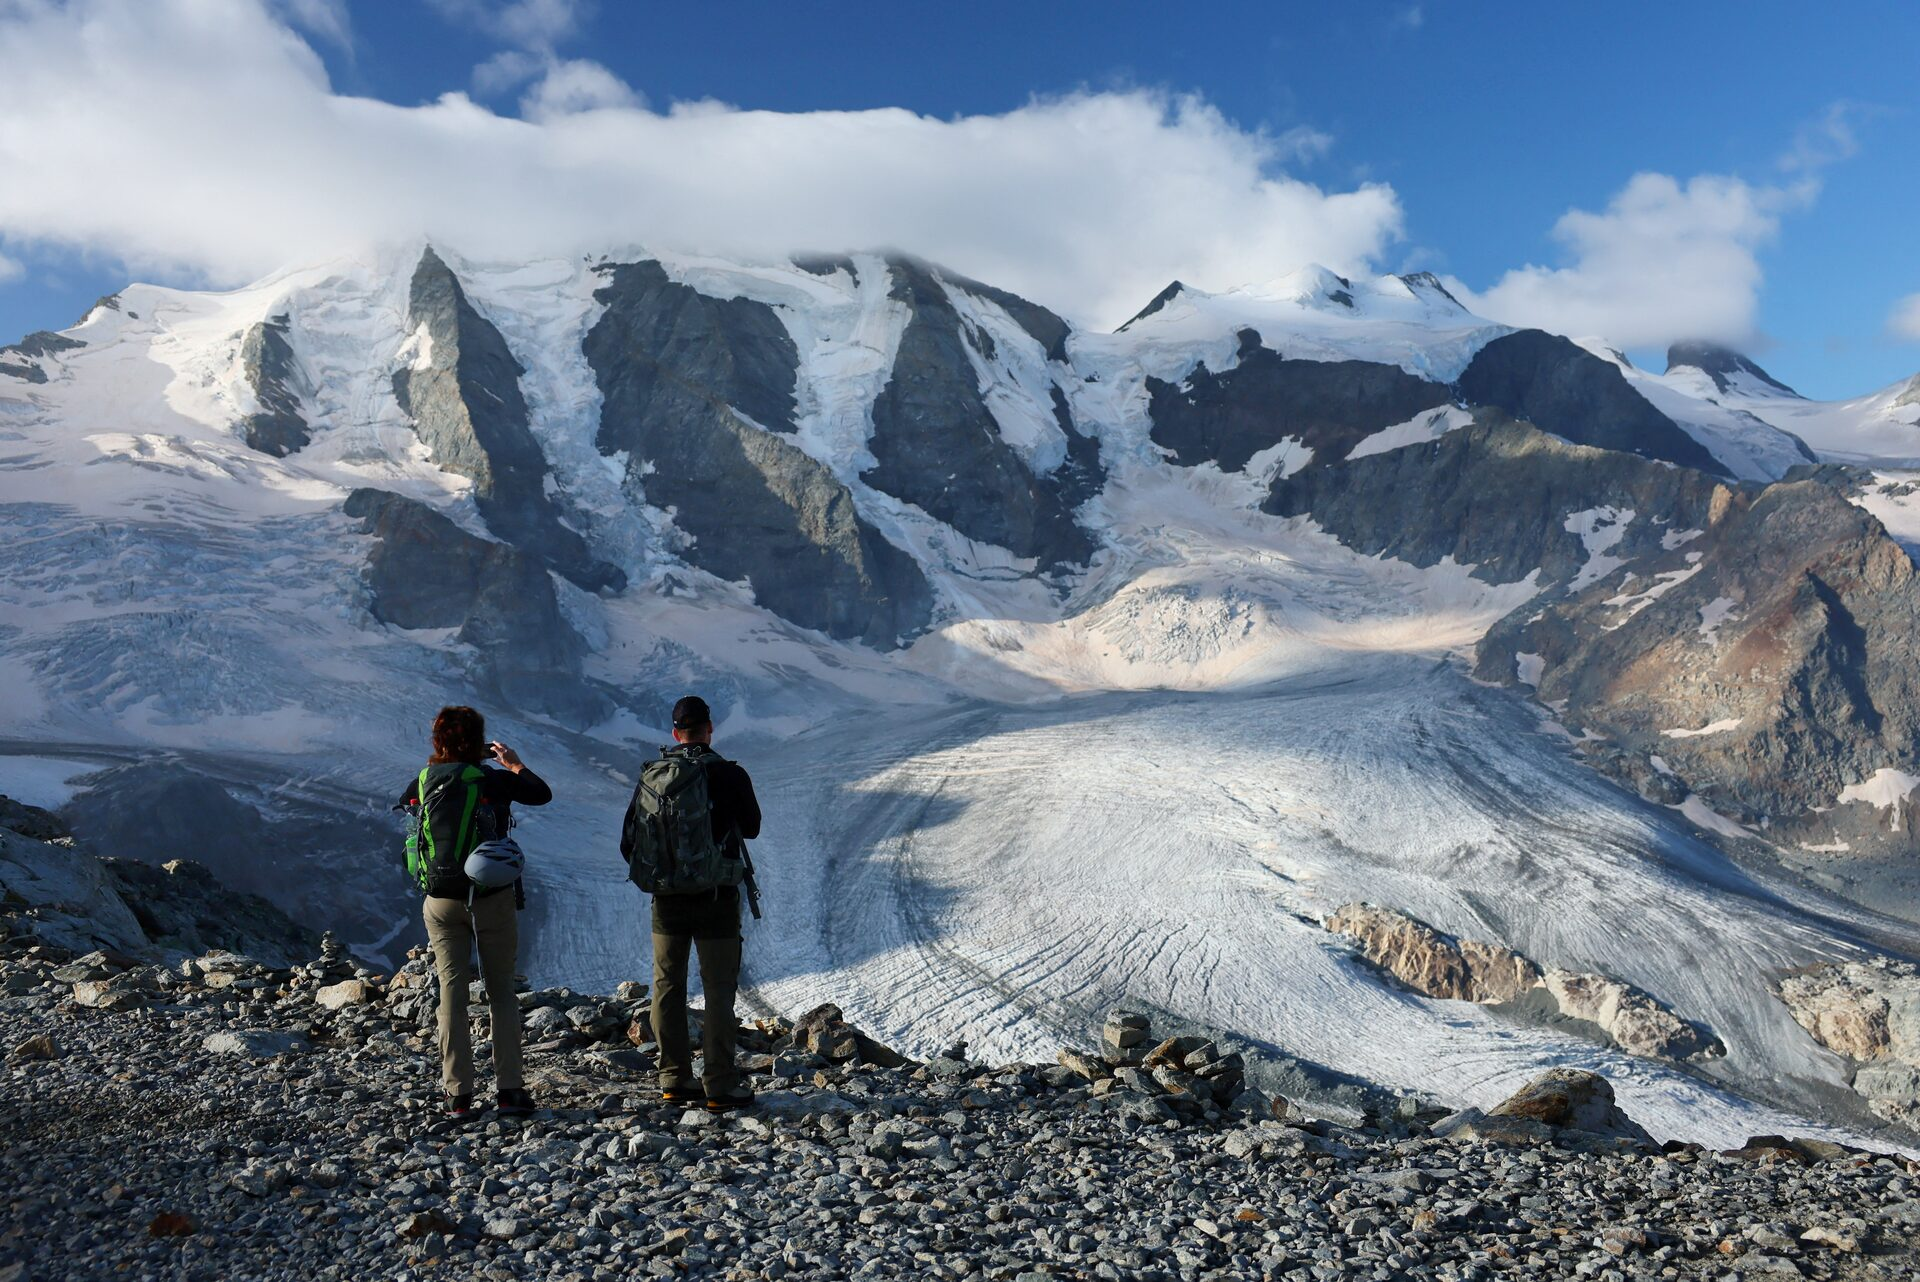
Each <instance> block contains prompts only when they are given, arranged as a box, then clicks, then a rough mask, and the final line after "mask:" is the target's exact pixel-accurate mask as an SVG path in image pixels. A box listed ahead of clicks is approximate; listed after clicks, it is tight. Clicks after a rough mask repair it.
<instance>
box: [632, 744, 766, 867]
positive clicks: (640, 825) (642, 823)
mask: <svg viewBox="0 0 1920 1282" xmlns="http://www.w3.org/2000/svg"><path fill="white" fill-rule="evenodd" d="M720 760H724V758H722V757H720V756H719V754H717V753H715V752H713V751H712V750H711V749H709V750H707V751H705V752H688V751H686V750H684V749H679V748H666V749H663V750H662V751H661V753H660V757H659V759H658V760H657V761H649V762H648V763H647V764H646V765H645V766H644V767H643V768H642V769H641V771H640V782H639V783H637V784H635V785H634V788H633V800H632V802H631V803H629V804H628V806H627V818H626V822H625V823H624V824H623V825H621V829H620V853H621V855H622V856H624V857H625V858H626V861H627V880H628V881H631V882H632V883H633V884H634V885H636V886H638V887H640V889H642V890H644V891H646V892H647V893H648V894H650V895H691V894H697V893H700V892H703V891H709V890H717V889H718V888H720V887H722V886H737V885H739V884H740V881H741V879H742V877H743V876H744V875H745V872H746V863H745V861H744V860H743V859H741V858H740V857H739V856H738V855H735V854H733V853H731V852H729V851H728V850H727V849H726V847H725V845H724V843H722V842H718V841H715V840H714V837H713V802H712V800H711V799H710V798H709V797H708V795H707V762H709V761H720Z"/></svg>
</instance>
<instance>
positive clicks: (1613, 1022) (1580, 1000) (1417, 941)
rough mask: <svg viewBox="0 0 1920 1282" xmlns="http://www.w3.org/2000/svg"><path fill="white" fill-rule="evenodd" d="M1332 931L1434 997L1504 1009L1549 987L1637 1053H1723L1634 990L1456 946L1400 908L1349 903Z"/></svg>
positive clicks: (1492, 949) (1502, 951)
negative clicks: (1534, 991) (1496, 1005)
mask: <svg viewBox="0 0 1920 1282" xmlns="http://www.w3.org/2000/svg"><path fill="white" fill-rule="evenodd" d="M1327 929H1328V930H1333V931H1338V932H1340V933H1341V934H1345V935H1350V936H1352V937H1353V938H1354V940H1355V941H1356V942H1357V943H1359V945H1360V951H1361V954H1362V955H1363V956H1364V957H1365V958H1366V959H1367V960H1368V961H1369V962H1371V963H1373V964H1374V965H1375V966H1378V967H1380V968H1381V969H1382V970H1385V971H1386V972H1388V973H1389V974H1391V975H1392V976H1393V977H1394V978H1395V979H1398V980H1399V981H1400V982H1401V983H1403V984H1405V985H1406V986H1407V987H1408V988H1411V989H1413V990H1414V991H1415V992H1417V993H1421V994H1424V995H1425V996H1428V997H1442V998H1446V999H1448V1000H1451V1001H1465V1002H1479V1003H1482V1004H1489V1005H1491V1004H1502V1003H1507V1002H1515V1001H1519V1000H1520V999H1521V998H1523V997H1524V996H1526V995H1527V994H1528V993H1530V992H1532V991H1533V990H1534V989H1536V988H1540V987H1542V986H1544V987H1545V989H1546V991H1547V992H1548V994H1550V995H1551V996H1552V997H1553V999H1554V1002H1555V1003H1556V1004H1557V1005H1558V1006H1559V1008H1560V1013H1561V1014H1562V1015H1565V1016H1567V1017H1568V1018H1570V1019H1577V1020H1583V1021H1585V1022H1587V1023H1589V1024H1592V1025H1594V1026H1595V1027H1596V1028H1598V1029H1599V1031H1600V1032H1602V1033H1604V1034H1605V1035H1606V1036H1607V1038H1608V1039H1610V1040H1611V1041H1612V1042H1613V1043H1614V1044H1615V1045H1616V1046H1618V1047H1620V1049H1621V1050H1624V1051H1626V1052H1628V1053H1629V1054H1633V1055H1645V1056H1648V1057H1650V1058H1655V1059H1673V1060H1682V1059H1688V1058H1690V1057H1692V1056H1695V1055H1700V1054H1718V1053H1720V1050H1721V1048H1720V1045H1719V1043H1718V1042H1715V1041H1713V1040H1712V1039H1711V1038H1708V1037H1706V1036H1704V1035H1703V1034H1702V1033H1701V1032H1700V1030H1699V1029H1697V1028H1695V1027H1694V1026H1693V1025H1691V1024H1689V1023H1687V1022H1686V1021H1685V1020H1683V1019H1681V1018H1680V1017H1679V1016H1677V1015H1675V1014H1674V1013H1673V1012H1672V1011H1670V1010H1668V1009H1667V1008H1666V1007H1664V1006H1662V1005H1661V1004H1660V1003H1659V1002H1657V1001H1655V1000H1654V999H1653V998H1652V997H1650V996H1649V995H1647V994H1646V993H1644V992H1641V991H1640V990H1639V989H1637V988H1635V987H1633V986H1632V985H1631V984H1625V983H1622V982H1620V981H1619V980H1617V979H1610V978H1608V977H1607V976H1605V975H1593V974H1575V973H1574V972H1572V971H1566V970H1547V971H1545V972H1544V973H1543V972H1542V970H1541V968H1540V967H1539V966H1537V965H1535V964H1534V963H1533V962H1532V961H1530V960H1528V959H1527V958H1525V957H1523V956H1521V955H1520V954H1519V953H1516V952H1514V951H1513V950H1512V949H1511V948H1508V947H1506V946H1505V945H1502V944H1491V943H1486V942H1483V941H1481V940H1475V939H1459V940H1456V939H1453V938H1451V937H1450V936H1447V935H1443V934H1441V933H1440V932H1439V931H1437V930H1435V929H1434V928H1433V927H1431V926H1429V925H1427V924H1426V923H1425V922H1423V921H1419V920H1417V919H1416V918H1413V917H1410V916H1408V915H1407V914H1406V913H1403V912H1399V911H1397V910H1396V909H1392V908H1380V907H1377V906H1375V905H1373V904H1359V903H1355V904H1347V905H1345V906H1344V907H1342V908H1341V909H1340V910H1339V911H1338V912H1336V913H1334V914H1333V916H1332V917H1330V918H1328V919H1327Z"/></svg>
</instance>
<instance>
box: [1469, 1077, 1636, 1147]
mask: <svg viewBox="0 0 1920 1282" xmlns="http://www.w3.org/2000/svg"><path fill="white" fill-rule="evenodd" d="M1433 1133H1434V1134H1435V1135H1441V1136H1446V1137H1449V1138H1452V1139H1479V1140H1495V1141H1499V1142H1503V1143H1542V1142H1545V1141H1549V1140H1555V1139H1568V1140H1571V1141H1573V1142H1575V1143H1578V1142H1581V1141H1586V1142H1591V1141H1592V1140H1595V1139H1598V1140H1608V1141H1613V1142H1615V1143H1620V1144H1626V1145H1629V1146H1633V1147H1638V1148H1646V1149H1651V1148H1654V1147H1656V1145H1655V1144H1654V1140H1653V1136H1651V1135H1649V1134H1647V1132H1646V1129H1645V1128H1644V1127H1642V1126H1641V1125H1640V1124H1639V1123H1638V1122H1636V1121H1634V1120H1633V1119H1632V1118H1630V1117H1628V1116H1627V1115H1626V1114H1625V1113H1624V1112H1622V1111H1621V1109H1620V1106H1619V1105H1618V1104H1616V1103H1614V1098H1613V1083H1611V1082H1609V1081H1608V1080H1607V1079H1606V1078H1604V1077H1602V1076H1600V1075H1599V1074H1598V1073H1589V1072H1586V1071H1584V1070H1581V1069H1577V1068H1554V1069H1548V1070H1547V1071H1546V1072H1544V1073H1542V1074H1541V1075H1540V1076H1538V1077H1536V1078H1534V1079H1533V1080H1532V1081H1531V1082H1528V1083H1527V1084H1526V1085H1525V1086H1523V1087H1521V1088H1520V1089H1519V1090H1517V1091H1515V1092H1514V1093H1513V1094H1512V1095H1510V1096H1508V1097H1507V1098H1506V1099H1505V1100H1503V1101H1501V1102H1500V1103H1499V1104H1496V1105H1495V1106H1494V1107H1493V1108H1492V1109H1490V1110H1488V1111H1487V1112H1485V1113H1482V1112H1481V1111H1480V1110H1479V1109H1472V1108H1470V1109H1465V1110H1462V1111H1461V1112H1458V1113H1455V1114H1454V1115H1453V1116H1451V1117H1448V1118H1446V1119H1444V1120H1442V1121H1440V1122H1438V1123H1437V1124H1435V1126H1434V1128H1433ZM1569 1133H1571V1134H1569Z"/></svg>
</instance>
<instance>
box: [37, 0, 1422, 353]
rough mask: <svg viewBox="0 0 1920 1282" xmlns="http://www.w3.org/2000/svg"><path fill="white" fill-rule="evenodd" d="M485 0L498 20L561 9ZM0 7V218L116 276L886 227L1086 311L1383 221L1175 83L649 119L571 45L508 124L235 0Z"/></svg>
mask: <svg viewBox="0 0 1920 1282" xmlns="http://www.w3.org/2000/svg"><path fill="white" fill-rule="evenodd" d="M482 8H484V10H485V11H486V12H487V13H490V14H495V17H492V18H489V19H488V20H489V21H494V20H498V21H501V22H505V21H507V18H506V17H505V16H504V11H500V12H499V13H496V12H495V11H496V10H497V9H498V6H483V7H482ZM510 8H512V9H513V10H515V11H520V10H524V11H525V15H524V18H523V19H515V21H524V22H525V23H526V24H527V25H526V26H525V28H524V30H523V34H524V33H526V32H532V33H533V34H536V35H538V34H540V33H542V32H544V33H547V34H549V35H551V34H552V33H554V32H558V31H562V30H563V29H564V28H565V22H564V21H563V19H565V18H566V15H573V14H577V9H576V7H575V6H572V5H560V6H557V7H552V6H548V7H541V6H538V5H515V6H510ZM0 15H5V16H0V119H4V120H5V121H6V122H7V128H6V129H5V130H0V173H5V174H6V175H7V180H6V181H5V182H4V183H0V235H6V236H10V237H13V238H17V239H18V240H20V241H23V242H32V241H38V242H44V243H47V244H49V245H53V246H60V247H72V248H76V249H81V250H87V251H94V252H100V253H105V254H107V255H110V256H112V257H114V258H116V259H118V260H120V261H122V262H125V263H127V264H129V265H130V266H131V267H132V268H133V269H134V270H139V271H142V272H149V273H151V272H173V273H183V274H190V275H192V276H194V277H196V278H199V279H204V280H206V281H209V282H218V283H232V282H238V281H242V280H245V279H248V278H251V277H253V276H256V275H259V274H263V273H265V272H267V271H270V270H272V269H273V268H275V267H277V266H280V265H281V264H282V263H284V262H288V261H293V260H299V259H308V258H313V257H316V256H320V255H325V254H329V253H333V252H338V251H342V250H348V251H350V250H354V249H358V248H361V247H364V246H366V245H368V244H370V243H378V242H384V241H402V240H407V239H411V238H413V237H417V236H421V235H426V236H431V237H433V238H435V239H438V240H440V241H441V242H442V243H444V244H446V245H448V246H449V247H450V248H452V249H455V250H456V251H458V252H461V253H463V254H466V255H469V256H473V257H478V258H509V259H518V258H526V257H531V256H537V255H556V254H570V253H576V252H587V251H592V250H597V249H603V248H613V247H620V246H631V245H650V246H654V247H658V248H682V249H694V250H711V251H715V252H726V253H733V254H750V255H762V256H773V255H779V254H784V253H786V252H789V251H792V250H795V249H813V250H835V249H844V248H865V247H881V246H893V247H899V248H903V249H908V250H911V251H913V252H916V253H920V254H924V255H926V256H927V257H930V258H933V259H935V260H937V261H941V262H944V263H947V264H948V265H950V266H952V267H953V268H955V269H956V270H959V271H963V272H966V273H968V274H971V275H974V276H978V277H980V278H982V279H985V280H989V281H992V282H994V283H996V284H1000V285H1003V286H1005V287H1007V288H1010V289H1015V290H1018V291H1020V292H1022V293H1024V294H1026V295H1028V296H1030V297H1032V298H1034V299H1036V300H1038V301H1040V302H1043V303H1046V304H1048V305H1050V306H1053V307H1055V308H1058V309H1060V310H1062V311H1064V312H1066V313H1068V314H1069V315H1072V316H1075V317H1076V318H1078V319H1080V320H1082V321H1083V322H1089V323H1094V324H1113V323H1117V322H1118V321H1119V320H1121V319H1124V318H1125V317H1126V316H1128V315H1130V314H1131V313H1132V312H1133V311H1134V310H1135V309H1137V308H1138V307H1139V306H1140V305H1141V304H1142V303H1143V302H1144V301H1145V300H1146V299H1147V298H1148V297H1150V296H1151V295H1152V294H1153V293H1154V292H1155V291H1157V290H1158V289H1159V288H1160V287H1161V286H1162V285H1164V284H1166V282H1167V281H1168V280H1170V279H1172V278H1174V277H1176V276H1177V277H1179V278H1181V279H1184V280H1187V281H1190V282H1192V283H1194V284H1196V285H1199V286H1201V287H1204V288H1225V287H1228V286H1231V285H1234V284H1239V283H1242V282H1245V281H1249V280H1260V279H1266V278H1270V277H1272V276H1275V275H1278V274H1280V273H1282V272H1286V271H1289V270H1291V269H1293V268H1295V267H1298V266H1301V265H1303V264H1306V263H1309V262H1321V263H1324V264H1326V265H1327V266H1329V267H1332V268H1333V269H1334V270H1336V271H1354V270H1365V269H1366V268H1367V267H1368V266H1369V265H1370V264H1371V263H1372V262H1373V261H1375V260H1376V259H1377V257H1378V256H1379V255H1380V254H1381V253H1382V251H1383V250H1384V249H1385V248H1386V246H1388V245H1389V244H1390V243H1392V242H1393V241H1394V240H1395V239H1396V238H1397V237H1398V235H1399V230H1400V225H1401V212H1400V207H1399V203H1398V200H1397V198H1396V196H1395V195H1394V193H1393V191H1392V190H1391V189H1390V188H1388V187H1385V186H1377V185H1366V186H1362V187H1359V188H1358V189H1356V190H1352V191H1345V192H1327V191H1323V190H1321V189H1320V188H1318V187H1316V186H1314V185H1312V184H1309V183H1306V182H1302V181H1299V180H1297V179H1294V178H1290V177H1288V176H1285V175H1284V174H1281V173H1279V172H1277V171H1276V168H1275V166H1276V165H1277V164H1278V163H1279V162H1280V161H1281V160H1283V159H1286V158H1288V157H1289V156H1297V155H1299V154H1301V153H1302V151H1303V142H1302V137H1304V136H1297V137H1295V138H1293V140H1292V141H1291V142H1283V141H1282V140H1278V139H1274V138H1272V137H1269V136H1266V135H1264V134H1259V133H1253V132H1249V131H1246V130H1243V129H1240V128H1238V127H1237V126H1235V125H1234V124H1233V123H1232V122H1231V121H1229V120H1227V119H1226V118H1225V117H1223V116H1222V115H1221V114H1220V113H1219V112H1218V111H1217V110H1215V109H1214V108H1212V107H1211V106H1209V105H1208V104H1207V103H1205V102H1204V101H1201V100H1199V99H1197V98H1191V97H1169V96H1165V95H1160V94H1154V93H1149V92H1144V91H1136V92H1126V93H1118V92H1116V93H1080V94H1074V95H1070V96H1067V97H1063V98H1058V99H1051V100H1046V101H1036V102H1033V103H1030V104H1028V105H1026V106H1024V107H1020V108H1018V109H1016V110H1013V111H1009V112H1006V113H1004V114H1001V115H991V116H964V117H957V118H948V119H935V118H932V117H927V116H921V115H916V114H913V113H912V112H908V111H904V110H875V111H858V112H811V113H794V114H785V113H777V112H765V111H742V110H738V109H735V108H732V107H728V106H724V105H721V104H717V103H701V104H692V105H685V104H683V105H679V106H676V107H674V108H672V109H671V110H668V111H665V112H653V111H648V110H645V109H642V108H639V107H634V106H617V105H615V106H608V105H607V99H606V98H605V97H604V96H603V97H598V98H596V97H595V94H596V93H597V92H601V91H606V92H610V93H612V94H614V95H615V97H617V94H618V91H617V90H612V89H610V88H609V86H608V85H607V84H606V83H605V82H604V81H601V82H599V83H598V87H597V89H596V88H595V79H596V78H595V77H594V76H593V74H592V73H591V72H587V71H582V70H581V69H580V68H581V67H582V65H583V64H577V63H576V64H563V65H570V66H572V67H573V68H574V70H572V71H570V72H567V73H564V75H563V77H562V79H561V80H559V81H556V82H554V83H553V84H552V85H551V86H550V89H551V92H552V97H551V99H548V98H545V97H543V96H542V95H543V93H544V92H546V91H547V89H548V88H549V86H547V84H546V81H544V80H543V81H542V82H541V86H539V87H536V88H535V89H534V90H532V91H530V93H529V95H528V96H529V99H530V100H531V102H532V104H533V105H534V106H535V107H543V106H545V105H551V106H553V107H554V108H556V109H557V110H559V111H561V112H562V113H564V114H557V115H551V116H538V117H537V118H534V119H528V120H518V119H513V118H509V117H503V116H501V115H498V114H496V113H495V112H493V111H490V110H488V109H486V108H484V107H482V106H479V105H477V104H476V103H474V102H473V101H471V100H470V99H468V98H467V97H466V96H465V95H463V94H449V95H447V96H445V97H443V98H441V99H439V100H438V101H436V102H433V103H429V104H427V105H424V106H397V105H394V104H390V103H385V102H380V101H375V100H372V99H367V98H354V97H346V96H342V95H339V94H336V93H334V92H333V91H332V89H331V88H330V86H329V84H328V81H327V77H326V72H325V69H324V67H323V66H322V64H321V62H320V60H319V59H318V58H317V57H316V56H315V55H314V53H313V51H312V49H310V48H309V47H308V46H307V45H306V44H305V43H304V42H303V41H302V40H301V39H300V38H299V37H298V36H297V35H296V34H294V33H293V32H292V31H291V30H290V29H288V28H287V27H286V26H285V25H284V24H282V23H281V22H279V21H277V20H276V19H275V18H274V16H273V14H272V12H271V11H270V10H269V9H267V8H266V7H264V5H263V4H262V3H260V2H259V0H250V2H248V3H241V2H240V0H231V2H230V3H227V4H222V5H218V6H214V5H207V4H202V3H194V2H192V0H74V2H73V3H71V4H67V5H63V6H58V7H55V6H51V5H42V4H31V5H26V6H20V5H17V4H0ZM543 23H544V25H542V24H543ZM584 65H586V66H591V64H584ZM602 70H604V69H602ZM608 78H609V79H611V75H610V73H609V75H608ZM563 91H564V92H563ZM237 105H244V110H237V109H236V106H237ZM582 105H591V106H595V107H598V108H599V109H596V110H586V111H578V110H570V109H574V108H578V107H580V106H582ZM529 114H530V115H534V114H535V113H529Z"/></svg>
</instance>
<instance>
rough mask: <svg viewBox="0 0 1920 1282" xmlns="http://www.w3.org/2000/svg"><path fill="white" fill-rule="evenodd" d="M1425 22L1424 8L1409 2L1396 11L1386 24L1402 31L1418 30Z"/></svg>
mask: <svg viewBox="0 0 1920 1282" xmlns="http://www.w3.org/2000/svg"><path fill="white" fill-rule="evenodd" d="M1426 23H1427V14H1426V10H1425V9H1423V8H1421V6H1419V5H1417V4H1410V5H1408V6H1406V7H1405V8H1403V9H1401V10H1399V11H1397V12H1396V13H1395V14H1394V15H1393V17H1392V19H1391V20H1389V21H1388V23H1387V25H1388V26H1389V27H1393V28H1397V29H1399V30H1402V31H1418V30H1420V28H1421V27H1423V26H1425V25H1426Z"/></svg>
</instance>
